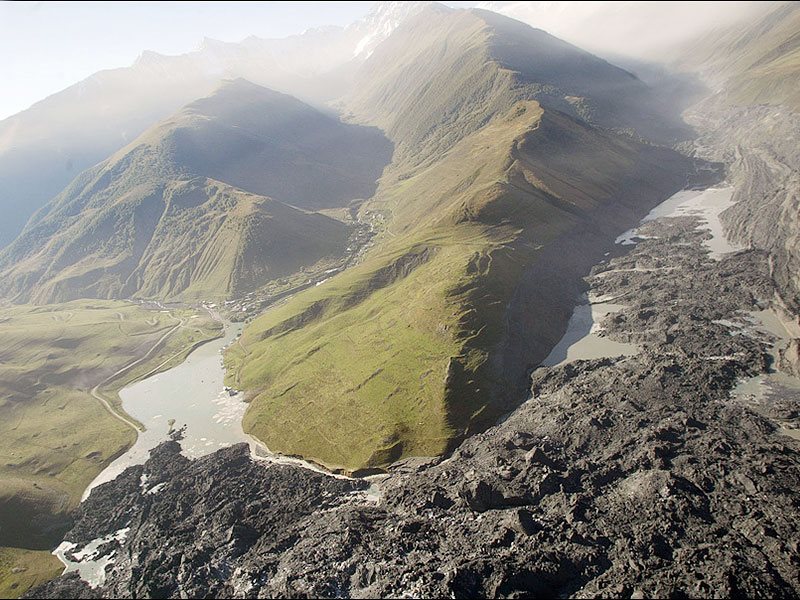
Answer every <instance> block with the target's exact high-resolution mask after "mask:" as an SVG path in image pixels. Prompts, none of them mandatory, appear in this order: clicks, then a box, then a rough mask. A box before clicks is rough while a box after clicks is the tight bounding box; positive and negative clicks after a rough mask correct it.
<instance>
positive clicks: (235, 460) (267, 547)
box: [29, 218, 800, 598]
mask: <svg viewBox="0 0 800 600" xmlns="http://www.w3.org/2000/svg"><path fill="white" fill-rule="evenodd" d="M693 225H694V222H693V220H692V219H690V218H682V219H670V220H662V221H659V222H655V223H650V224H648V226H647V227H648V229H646V230H645V232H646V233H647V234H648V235H657V236H658V239H648V240H645V241H642V242H641V243H639V244H638V245H637V246H636V247H635V248H634V249H633V250H631V251H629V252H627V253H626V254H624V255H623V256H620V257H618V258H615V259H613V260H611V261H609V262H608V263H606V264H603V265H599V266H598V267H597V268H596V269H595V272H594V275H593V277H591V278H590V279H589V281H590V284H591V286H592V291H593V292H594V293H595V294H597V295H605V296H614V297H616V298H618V299H617V300H616V301H617V302H619V303H623V304H626V305H627V308H625V309H624V310H623V311H622V312H620V313H617V314H615V315H610V316H609V317H607V318H606V319H605V321H604V323H603V326H604V327H605V330H606V334H607V335H609V336H611V337H613V338H614V339H617V340H620V341H633V342H635V343H637V344H639V345H640V347H641V348H642V351H641V353H640V354H639V355H637V356H633V357H627V358H617V359H614V358H609V359H599V360H592V361H576V362H573V363H571V364H568V365H565V366H562V367H557V368H540V369H537V370H536V371H535V372H534V374H533V377H532V396H531V398H530V399H529V400H528V401H527V402H525V403H524V404H523V405H522V406H520V407H519V408H518V409H517V410H516V411H515V412H514V413H513V414H512V415H511V416H510V417H509V418H508V419H507V420H505V421H504V422H503V423H501V424H499V425H497V426H496V427H494V428H492V429H490V430H488V431H486V432H485V433H482V434H479V435H476V436H474V437H471V438H469V439H468V440H467V441H465V442H464V443H463V444H462V445H461V446H460V448H459V449H457V450H456V451H455V452H454V454H453V455H452V456H451V457H449V458H447V459H445V460H429V461H424V460H418V461H407V462H406V463H405V464H404V465H403V467H402V468H399V469H397V470H396V471H395V472H394V473H393V474H391V475H390V476H389V477H388V478H386V479H385V480H384V481H383V482H382V483H381V484H380V488H381V497H380V500H379V501H377V502H376V501H373V500H371V499H370V498H369V496H368V495H367V494H365V493H364V488H365V487H366V485H367V484H366V483H365V482H363V481H347V480H342V479H334V478H331V477H326V476H323V475H319V474H316V473H312V472H310V471H306V470H302V469H299V468H295V467H288V466H269V465H267V464H265V463H261V462H253V461H252V460H250V458H249V454H248V451H247V448H246V447H245V446H237V447H233V448H230V449H226V450H221V451H219V452H217V453H215V454H214V455H211V456H209V457H206V458H204V459H200V460H197V461H189V460H187V459H185V458H184V457H182V456H181V455H180V454H179V453H178V447H177V444H176V443H174V442H169V443H167V444H166V445H163V446H161V447H159V449H158V450H157V451H156V452H155V453H154V456H153V458H151V460H150V461H149V462H148V463H147V464H146V465H145V466H144V467H143V468H142V467H136V468H132V469H129V470H128V471H126V472H125V473H124V474H123V475H122V476H121V477H119V478H118V479H117V480H115V481H114V482H111V483H109V484H106V485H104V486H101V487H99V488H97V490H95V491H94V492H93V493H92V495H91V497H90V498H89V499H88V500H87V501H86V502H85V503H84V504H83V505H82V507H81V509H80V512H79V514H78V517H77V521H76V525H75V527H74V529H73V530H72V531H71V532H70V534H68V536H67V539H68V540H70V541H76V542H79V543H86V542H88V541H89V540H91V539H93V538H96V537H99V536H102V535H105V534H107V533H110V532H113V531H115V530H118V529H120V528H122V527H125V526H129V527H131V530H130V532H129V534H128V536H127V538H126V539H125V540H124V541H123V542H122V543H121V544H120V545H119V547H116V548H115V549H114V550H113V551H114V552H115V553H116V555H115V559H116V560H115V563H114V565H113V567H112V568H111V569H110V571H109V572H108V576H107V580H106V585H105V587H103V588H101V589H97V590H91V589H90V588H89V587H88V586H87V585H86V584H81V582H80V581H78V580H76V579H75V577H74V576H72V577H62V578H59V579H57V580H55V581H54V582H51V583H49V584H46V585H45V586H42V587H40V588H38V589H35V590H32V591H31V592H30V593H29V596H31V597H73V596H75V595H79V594H92V593H94V594H98V595H103V596H106V597H108V596H111V597H114V596H117V597H148V596H150V597H176V598H177V597H197V596H210V597H229V596H237V597H274V596H282V597H362V598H365V597H417V596H426V597H464V598H466V597H476V596H492V597H511V598H514V597H544V598H551V597H576V598H588V597H664V598H666V597H676V598H680V597H728V596H734V597H735V596H739V597H754V596H757V597H770V598H796V597H798V595H800V558H799V552H798V550H800V548H798V542H799V541H800V532H798V527H799V526H798V523H800V510H799V507H798V494H797V490H798V489H800V469H798V466H800V452H799V451H800V443H798V442H797V441H795V440H793V439H791V438H789V437H787V436H784V435H780V434H779V433H778V429H777V425H776V423H775V422H773V421H771V420H769V419H768V418H767V417H765V416H760V414H768V413H769V410H768V409H769V407H765V408H766V410H765V411H763V412H760V413H757V412H754V411H753V410H752V409H751V407H749V406H748V405H746V403H744V402H743V401H741V400H739V399H737V398H735V397H732V396H731V394H730V390H731V389H732V388H733V387H734V386H735V384H736V382H737V380H738V379H740V378H742V377H747V376H751V375H755V374H758V373H761V372H764V371H765V370H767V369H769V368H770V358H769V353H768V350H769V344H770V341H771V340H770V339H769V338H768V337H766V335H765V334H758V333H757V332H755V331H753V332H750V333H748V334H747V335H733V334H732V333H731V330H730V329H729V328H727V327H726V326H724V325H722V324H719V323H716V322H715V321H719V320H722V319H727V320H736V319H740V318H741V314H742V313H741V311H748V310H757V309H759V308H763V307H764V306H766V304H767V303H768V301H769V300H770V298H772V297H773V294H774V287H773V284H772V282H771V281H770V280H769V279H768V277H767V275H766V273H767V272H768V269H767V268H766V258H765V256H764V255H763V254H761V253H758V252H756V251H744V252H739V253H737V254H734V255H728V256H726V257H725V258H723V259H722V260H720V261H719V262H717V261H713V260H711V259H709V258H708V257H707V255H706V254H705V252H704V250H703V249H702V245H701V242H702V236H703V235H704V234H703V233H698V232H697V231H696V230H694V229H693ZM770 398H771V399H770V400H769V401H770V402H773V401H774V402H780V403H781V406H782V410H783V412H784V413H786V410H787V409H786V407H787V406H788V407H789V408H788V413H790V414H794V415H797V414H798V413H797V409H798V408H800V402H798V399H797V398H792V397H791V396H786V397H781V396H780V394H778V395H777V396H776V395H774V394H773V395H772V396H771V397H770ZM143 472H146V473H147V474H148V478H147V486H145V487H150V488H152V486H153V485H156V484H157V483H160V482H165V485H164V486H163V487H162V488H161V489H160V490H159V492H158V493H157V494H147V493H146V492H145V491H143V488H142V486H141V475H142V473H143Z"/></svg>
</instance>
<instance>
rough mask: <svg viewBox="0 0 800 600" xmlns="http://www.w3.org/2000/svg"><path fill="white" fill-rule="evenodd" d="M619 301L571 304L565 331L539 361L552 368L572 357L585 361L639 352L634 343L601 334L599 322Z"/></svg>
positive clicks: (613, 309) (620, 305) (585, 299)
mask: <svg viewBox="0 0 800 600" xmlns="http://www.w3.org/2000/svg"><path fill="white" fill-rule="evenodd" d="M623 308H624V305H622V304H613V303H611V302H593V303H590V302H589V298H588V297H586V296H584V297H583V303H581V304H579V305H578V306H576V307H575V310H574V311H573V312H572V317H570V320H569V324H568V325H567V332H566V333H565V334H564V337H562V338H561V340H560V341H559V342H558V344H556V346H555V347H554V348H553V349H552V350H551V351H550V354H548V355H547V358H545V359H544V360H543V361H542V365H544V366H546V367H556V366H559V365H563V364H566V363H569V362H572V361H573V360H589V359H593V358H605V357H612V356H631V355H633V354H637V353H638V352H639V347H638V346H637V345H636V344H626V343H622V342H615V341H614V340H610V339H608V338H606V337H603V336H602V335H601V332H602V328H601V327H600V321H601V320H602V319H603V317H605V316H606V315H608V314H611V313H615V312H619V311H620V310H622V309H623Z"/></svg>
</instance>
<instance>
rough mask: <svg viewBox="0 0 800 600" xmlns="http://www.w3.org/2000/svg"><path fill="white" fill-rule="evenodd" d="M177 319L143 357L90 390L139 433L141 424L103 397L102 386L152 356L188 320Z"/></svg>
mask: <svg viewBox="0 0 800 600" xmlns="http://www.w3.org/2000/svg"><path fill="white" fill-rule="evenodd" d="M170 317H172V318H173V319H176V317H174V316H173V315H172V313H170ZM177 320H178V324H177V325H175V327H173V328H172V329H170V330H169V331H167V332H166V333H165V334H164V335H162V336H161V337H160V338H159V339H158V341H156V343H155V344H153V345H152V346H151V348H150V349H149V350H148V351H147V352H145V354H144V355H143V356H142V357H140V358H137V359H136V360H134V361H133V362H131V363H128V364H127V365H125V366H124V367H122V368H121V369H120V370H118V371H117V372H116V373H113V374H112V375H110V376H108V377H107V378H106V379H104V380H103V381H101V382H100V383H98V384H97V385H96V386H94V387H93V388H92V390H91V392H89V393H90V394H91V395H92V397H93V398H95V399H96V400H97V401H99V402H100V404H102V405H103V407H105V409H106V410H107V411H108V412H109V413H110V414H111V416H112V417H114V418H115V419H118V420H119V421H122V422H123V423H125V424H126V425H128V426H130V427H132V428H133V429H134V430H135V431H136V433H137V434H138V433H139V432H140V431H142V427H141V425H139V424H138V423H136V422H135V421H132V420H131V419H129V418H128V417H126V416H124V415H122V414H120V413H118V412H117V411H116V410H115V409H114V407H113V406H111V403H110V402H109V401H108V400H106V399H105V398H103V396H101V395H100V388H101V387H102V386H104V385H106V384H107V383H108V382H110V381H111V380H113V379H115V378H116V377H118V376H120V375H122V374H123V373H125V372H126V371H129V370H131V369H132V368H133V367H135V366H136V365H138V364H140V363H141V362H143V361H145V360H147V359H148V358H149V357H150V355H151V354H153V352H154V351H155V350H156V348H158V347H159V346H160V345H161V344H162V343H163V342H164V340H166V339H167V338H168V337H169V336H171V335H172V334H173V333H175V332H176V331H177V330H178V329H180V328H181V327H183V326H184V325H185V324H186V321H185V320H184V319H177ZM171 358H173V357H170V359H171ZM170 359H167V360H170ZM162 364H163V363H162ZM156 368H158V367H156ZM151 372H152V371H151Z"/></svg>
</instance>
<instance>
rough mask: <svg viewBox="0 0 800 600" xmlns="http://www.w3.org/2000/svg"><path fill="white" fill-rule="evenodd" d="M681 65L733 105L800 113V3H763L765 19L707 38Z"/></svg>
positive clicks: (691, 48) (690, 49)
mask: <svg viewBox="0 0 800 600" xmlns="http://www.w3.org/2000/svg"><path fill="white" fill-rule="evenodd" d="M680 64H681V65H682V66H684V67H691V68H694V69H698V70H700V71H701V72H703V73H704V75H706V76H707V77H708V78H709V79H710V80H711V81H713V82H714V83H716V84H717V85H719V86H721V87H722V86H724V89H723V94H724V95H725V96H726V98H727V99H728V100H729V101H730V102H732V103H734V104H738V105H748V104H785V105H787V106H790V107H792V108H793V109H794V110H800V3H798V2H773V3H764V14H763V15H762V16H761V17H760V18H757V19H753V20H752V21H750V22H748V23H743V24H737V25H735V26H732V27H730V28H727V29H724V30H722V31H718V32H715V33H713V34H711V35H707V36H704V37H703V39H701V40H698V41H697V42H696V43H695V44H693V45H691V46H689V47H688V48H686V49H685V50H684V52H683V56H682V58H681V60H680Z"/></svg>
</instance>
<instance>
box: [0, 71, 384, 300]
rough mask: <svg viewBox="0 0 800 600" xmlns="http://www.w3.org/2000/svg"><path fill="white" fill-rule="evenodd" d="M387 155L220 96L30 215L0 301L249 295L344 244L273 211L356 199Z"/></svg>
mask: <svg viewBox="0 0 800 600" xmlns="http://www.w3.org/2000/svg"><path fill="white" fill-rule="evenodd" d="M389 152H390V145H389V144H388V142H386V140H385V139H384V138H383V137H382V136H381V135H380V134H379V133H378V132H377V131H375V130H369V129H366V128H363V127H358V126H354V125H345V124H341V123H339V122H338V121H336V120H335V119H333V118H330V117H327V116H325V115H322V114H321V113H319V112H318V111H316V110H315V109H313V108H311V107H310V106H308V105H306V104H303V103H302V102H300V101H298V100H296V99H294V98H292V97H290V96H286V95H284V94H280V93H277V92H273V91H271V90H267V89H265V88H261V87H259V86H256V85H254V84H251V83H249V82H246V81H244V80H236V81H233V82H229V83H226V84H225V85H223V86H222V87H221V88H220V89H219V90H218V91H217V92H216V93H215V94H214V95H212V96H210V97H208V98H204V99H202V100H198V101H196V102H194V103H192V104H190V105H189V106H187V107H186V108H185V109H183V110H182V111H181V112H180V113H178V114H177V115H176V116H175V117H173V118H171V119H168V120H167V121H164V122H162V123H160V124H158V125H156V126H155V127H153V128H151V129H150V130H149V131H147V132H146V133H145V134H143V135H142V136H141V137H140V138H138V139H137V140H136V141H135V142H133V143H132V144H131V145H129V146H128V147H126V148H125V149H123V150H121V151H120V152H118V153H117V154H115V155H114V156H112V157H111V158H110V159H108V160H106V161H105V162H103V163H101V164H99V165H97V166H96V167H94V168H93V169H90V170H89V171H86V172H85V173H83V174H81V175H80V176H79V177H78V178H77V179H76V180H75V181H73V182H72V184H70V186H69V187H67V189H66V190H64V192H62V193H61V194H60V195H59V196H58V197H57V198H55V199H54V200H53V201H52V202H51V203H50V204H49V205H48V206H46V207H44V208H43V209H42V210H41V211H39V213H38V214H37V215H35V216H34V217H33V219H32V220H31V222H30V223H29V225H28V226H27V228H26V229H25V231H24V232H23V234H22V235H21V236H20V237H19V238H18V239H17V240H16V241H15V242H14V243H13V244H12V245H11V246H9V247H8V248H6V249H5V250H4V251H3V252H2V254H0V265H1V266H2V268H3V274H2V278H3V281H4V293H5V294H6V296H8V297H11V298H13V299H14V300H15V301H34V302H53V301H63V300H69V299H73V298H78V297H86V296H91V297H129V296H147V297H158V298H176V297H179V296H181V297H186V298H224V297H229V296H230V295H232V294H240V293H242V292H245V291H249V290H251V289H253V288H254V287H257V286H259V285H261V284H263V283H264V282H265V281H268V280H270V279H274V278H276V277H281V276H284V275H288V274H291V273H294V272H296V271H297V270H299V269H300V268H302V267H303V266H307V265H311V264H313V263H315V262H317V261H319V260H320V259H322V258H324V257H326V256H335V255H340V254H341V253H342V252H343V251H344V248H345V246H346V245H347V238H348V235H349V229H348V227H347V226H346V225H344V224H343V223H340V222H339V221H336V220H333V219H330V218H328V217H325V216H322V215H319V214H309V213H307V212H305V211H304V210H303V209H302V208H294V207H292V206H289V205H287V204H285V203H282V202H280V201H279V200H284V201H286V202H288V203H291V204H293V205H297V206H299V207H308V208H319V207H323V206H324V207H330V206H342V205H346V204H347V203H348V202H349V201H350V200H352V199H353V198H358V197H368V196H369V195H371V194H372V190H374V188H375V179H376V178H377V177H378V176H379V175H380V172H381V169H382V166H383V163H384V162H385V161H386V160H388V155H389ZM267 196H270V197H269V198H268V197H267ZM273 197H274V198H275V199H271V198H273Z"/></svg>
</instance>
